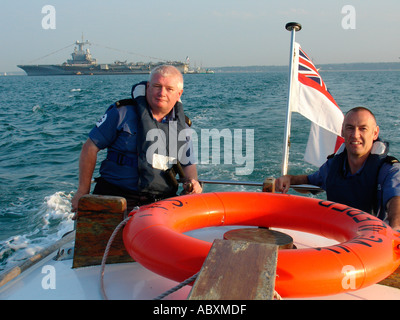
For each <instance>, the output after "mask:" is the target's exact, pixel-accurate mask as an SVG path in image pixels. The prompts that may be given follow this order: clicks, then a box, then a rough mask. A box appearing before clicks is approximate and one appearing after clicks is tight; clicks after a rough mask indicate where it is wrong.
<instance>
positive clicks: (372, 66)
mask: <svg viewBox="0 0 400 320" xmlns="http://www.w3.org/2000/svg"><path fill="white" fill-rule="evenodd" d="M316 67H317V68H319V69H320V72H341V71H354V72H356V71H360V72H361V71H400V62H376V63H340V64H321V65H316ZM210 69H212V70H214V71H215V72H218V73H233V72H240V73H254V72H287V71H288V69H289V67H288V66H247V67H233V66H232V67H214V68H210Z"/></svg>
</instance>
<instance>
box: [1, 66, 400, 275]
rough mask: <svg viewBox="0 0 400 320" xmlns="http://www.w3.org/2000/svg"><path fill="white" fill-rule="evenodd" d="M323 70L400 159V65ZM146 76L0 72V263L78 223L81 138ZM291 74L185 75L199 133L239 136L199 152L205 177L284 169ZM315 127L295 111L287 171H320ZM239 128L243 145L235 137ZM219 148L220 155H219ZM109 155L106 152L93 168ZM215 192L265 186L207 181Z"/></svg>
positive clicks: (256, 176)
mask: <svg viewBox="0 0 400 320" xmlns="http://www.w3.org/2000/svg"><path fill="white" fill-rule="evenodd" d="M321 75H322V78H323V79H324V81H325V83H326V84H327V86H328V88H329V90H330V92H331V94H332V95H333V97H334V98H335V99H336V101H337V103H338V105H339V106H340V107H341V109H342V111H344V112H346V111H347V110H349V109H350V108H352V107H355V106H366V107H370V108H371V109H372V110H373V111H374V112H375V114H376V117H377V121H378V123H379V125H380V128H381V137H382V138H383V139H385V140H388V141H389V142H390V150H391V154H392V155H394V156H397V157H400V132H399V129H400V118H399V111H400V107H399V104H398V101H399V100H398V99H399V96H400V86H399V83H400V72H398V71H393V72H388V71H385V72H376V71H375V72H323V71H322V72H321ZM147 77H148V76H146V75H125V76H60V77H26V76H13V77H0V270H4V269H6V268H10V267H12V266H13V265H15V264H17V263H19V262H21V261H23V260H25V259H27V258H28V257H30V256H32V255H34V254H35V253H37V252H38V251H39V250H41V249H43V248H44V247H46V246H48V245H49V244H51V243H53V242H54V241H56V240H58V239H60V238H61V237H62V235H63V234H65V233H66V232H68V231H70V230H72V229H73V227H74V222H73V220H72V216H73V214H72V213H71V199H72V197H73V195H74V192H75V191H76V189H77V187H78V161H79V155H80V150H81V147H82V144H83V143H84V142H85V140H86V139H87V135H88V133H89V131H90V130H91V128H92V127H93V126H94V125H95V123H96V122H97V121H98V120H99V119H100V118H101V117H102V115H103V114H104V112H105V110H106V109H107V107H108V106H109V105H110V104H112V103H113V102H115V101H118V100H120V99H125V98H129V97H130V91H131V86H132V85H133V84H135V83H137V82H140V81H143V80H147ZM287 79H288V75H287V73H286V72H276V73H217V74H199V75H185V91H184V94H183V97H182V102H183V104H184V108H185V112H186V114H187V115H188V116H189V117H190V118H191V120H192V121H193V126H192V128H193V129H194V130H195V132H196V133H198V135H199V136H200V137H201V132H202V131H204V130H210V131H211V130H217V131H216V132H219V133H222V132H225V133H229V132H230V133H231V134H232V137H233V138H232V139H231V140H229V139H228V140H225V139H221V144H220V145H219V146H217V147H216V146H215V145H210V147H209V150H208V151H207V152H209V153H208V154H207V152H205V154H204V152H203V155H202V156H201V157H199V164H198V171H199V176H200V177H201V178H203V179H210V180H236V181H259V182H262V181H263V180H264V178H265V177H278V176H279V175H280V173H281V162H282V153H283V136H284V123H285V115H286V104H287V87H288V81H287ZM309 129H310V123H309V122H308V120H306V119H305V118H303V117H302V116H301V115H299V114H294V115H293V119H292V135H291V149H290V162H289V173H292V174H300V173H306V174H307V173H311V172H313V171H314V170H315V169H316V168H315V167H314V166H312V165H310V164H308V163H306V162H304V160H303V156H304V150H305V146H306V142H307V138H308V134H309ZM224 130H225V131H224ZM235 130H236V132H240V133H241V136H242V141H241V143H242V145H239V146H238V143H239V142H240V141H239V139H238V136H237V138H236V139H235V138H234V137H235V136H234V132H235ZM251 133H252V134H251ZM246 139H250V142H251V143H249V144H246ZM222 140H223V141H222ZM200 146H201V143H200V144H199V150H198V152H199V153H200V152H201V150H200V149H201V147H200ZM235 146H236V147H237V148H238V149H239V150H240V149H241V150H242V156H245V155H246V154H247V155H252V157H249V158H248V159H247V160H248V163H247V164H246V163H244V162H243V161H242V162H240V161H238V159H239V158H235V157H234V156H232V159H231V161H229V159H226V157H224V155H225V154H226V152H231V151H232V150H234V149H235ZM215 148H217V149H220V150H215ZM203 151H204V150H203ZM213 151H217V152H216V153H215V154H216V155H219V159H215V157H214V158H213V153H212V152H213ZM218 152H219V153H218ZM232 154H235V153H232ZM104 156H105V152H101V153H100V154H99V157H98V165H97V168H96V170H95V176H97V175H98V167H99V163H100V162H101V160H103V159H104ZM228 158H229V157H228ZM215 160H218V161H215ZM251 161H253V164H252V166H251V163H249V162H251ZM238 168H239V169H241V168H242V169H243V168H246V169H247V170H245V171H244V172H243V171H240V170H239V171H238V170H237V169H238ZM238 173H239V174H238ZM209 191H259V190H258V189H257V188H254V187H242V186H214V185H206V186H205V192H209ZM320 197H324V195H320Z"/></svg>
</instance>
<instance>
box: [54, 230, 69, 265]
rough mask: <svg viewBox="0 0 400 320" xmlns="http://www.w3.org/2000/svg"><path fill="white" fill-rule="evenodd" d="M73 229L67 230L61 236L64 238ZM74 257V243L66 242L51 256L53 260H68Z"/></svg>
mask: <svg viewBox="0 0 400 320" xmlns="http://www.w3.org/2000/svg"><path fill="white" fill-rule="evenodd" d="M72 232H73V231H70V232H67V233H66V234H64V235H63V236H62V238H65V237H66V236H68V234H70V233H72ZM73 258H74V244H72V245H71V244H67V245H65V246H62V247H60V248H59V249H58V252H57V254H56V256H55V257H54V258H53V259H54V260H55V261H63V260H70V259H73Z"/></svg>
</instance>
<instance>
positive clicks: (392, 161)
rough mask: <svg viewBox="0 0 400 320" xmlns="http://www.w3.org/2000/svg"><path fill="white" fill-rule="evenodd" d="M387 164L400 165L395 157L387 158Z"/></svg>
mask: <svg viewBox="0 0 400 320" xmlns="http://www.w3.org/2000/svg"><path fill="white" fill-rule="evenodd" d="M385 162H386V163H389V164H395V163H399V162H400V161H399V160H397V158H395V157H392V156H387V157H386V159H385Z"/></svg>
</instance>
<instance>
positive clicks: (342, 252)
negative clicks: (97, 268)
mask: <svg viewBox="0 0 400 320" xmlns="http://www.w3.org/2000/svg"><path fill="white" fill-rule="evenodd" d="M131 214H132V215H133V218H132V219H130V221H129V222H128V223H127V225H126V227H125V228H124V231H123V240H124V244H125V247H126V249H127V250H128V252H129V254H130V255H131V256H132V257H133V258H134V259H135V260H136V261H138V262H139V263H141V264H142V265H143V266H144V267H146V268H147V269H149V270H152V271H153V272H155V273H157V274H159V275H162V276H164V277H167V278H169V279H172V280H175V281H178V282H181V281H183V280H185V279H187V278H189V277H191V276H193V275H194V274H196V273H197V272H198V271H199V270H200V269H201V267H202V264H203V262H204V260H205V258H206V256H207V254H208V252H209V250H210V248H211V245H212V244H211V243H210V242H207V241H203V240H199V239H195V238H193V237H190V236H187V235H184V234H183V233H184V232H187V231H190V230H195V229H200V228H205V227H212V226H227V225H242V226H262V227H276V228H284V229H292V230H298V231H303V232H308V233H312V234H316V235H321V236H324V237H327V238H330V239H335V240H336V241H338V242H339V244H337V245H332V246H329V247H322V248H308V249H297V250H290V249H289V250H281V251H279V253H278V265H277V277H276V281H275V288H276V291H277V292H278V293H279V294H280V295H281V296H282V297H313V296H324V295H332V294H338V293H342V292H346V291H354V290H359V289H361V288H364V287H366V286H369V285H372V284H375V283H377V282H379V281H381V280H382V279H384V278H386V277H387V276H389V275H390V274H391V273H393V272H394V271H395V270H396V268H397V267H398V266H399V264H400V249H399V247H400V238H399V234H398V233H397V232H395V231H394V230H392V229H391V228H390V227H389V226H388V225H387V224H385V223H384V222H383V221H381V220H379V219H377V218H375V217H374V216H372V215H370V214H368V213H365V212H363V211H360V210H357V209H354V208H350V207H348V206H345V205H342V204H338V203H333V202H328V201H322V200H318V199H312V198H306V197H301V196H293V195H282V194H271V193H256V192H230V193H207V194H199V195H189V196H182V197H176V198H171V199H168V200H163V201H160V202H156V203H154V204H151V205H147V206H143V207H141V208H140V209H139V210H138V211H133V212H132V213H131ZM348 279H350V280H351V281H348Z"/></svg>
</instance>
